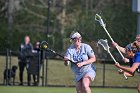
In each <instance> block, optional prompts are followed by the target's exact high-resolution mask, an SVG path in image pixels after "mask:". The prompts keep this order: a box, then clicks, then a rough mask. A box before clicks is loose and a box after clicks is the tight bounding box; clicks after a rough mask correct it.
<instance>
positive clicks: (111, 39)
mask: <svg viewBox="0 0 140 93" xmlns="http://www.w3.org/2000/svg"><path fill="white" fill-rule="evenodd" d="M103 28H104V30H105V32H106V33H107V35H108V36H109V38H110V40H111V41H112V42H114V40H113V39H112V37H111V35H110V34H109V33H108V31H107V29H106V28H105V26H103ZM116 49H117V50H118V52H119V53H120V55H121V57H122V59H124V56H123V54H122V53H121V51H120V50H119V48H118V46H116Z"/></svg>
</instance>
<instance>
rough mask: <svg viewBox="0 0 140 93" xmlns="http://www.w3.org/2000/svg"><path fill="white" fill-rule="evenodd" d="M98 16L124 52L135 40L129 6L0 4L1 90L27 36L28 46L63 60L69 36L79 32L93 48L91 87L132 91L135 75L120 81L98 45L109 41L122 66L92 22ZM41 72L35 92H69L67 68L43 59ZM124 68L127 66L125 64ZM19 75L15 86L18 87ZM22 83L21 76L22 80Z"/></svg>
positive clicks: (100, 0) (127, 2)
mask: <svg viewBox="0 0 140 93" xmlns="http://www.w3.org/2000/svg"><path fill="white" fill-rule="evenodd" d="M96 13H98V14H100V15H101V17H102V18H103V20H104V22H105V23H106V28H107V30H108V31H109V33H110V35H111V36H112V38H113V39H114V41H115V42H117V43H118V44H119V45H121V46H123V47H125V46H126V45H127V44H128V43H131V42H133V41H134V40H135V36H136V34H137V14H138V13H136V12H133V11H132V0H0V54H1V55H0V84H1V85H3V72H4V69H5V68H6V67H7V65H8V68H11V66H12V65H17V66H18V58H17V56H18V54H19V46H20V44H21V43H22V42H24V37H25V35H29V36H30V38H31V43H32V44H35V42H37V41H43V40H45V41H47V42H48V45H49V48H51V49H54V50H55V51H57V52H59V53H61V54H62V55H64V53H65V51H66V49H67V47H68V46H69V44H70V38H69V36H70V33H71V32H72V31H78V32H79V33H80V34H81V35H82V41H83V42H85V43H88V44H90V45H91V46H92V48H93V50H94V52H95V55H96V57H97V62H96V63H95V65H96V68H97V77H96V79H95V81H94V82H93V84H92V86H100V87H135V86H136V82H137V81H138V75H137V73H136V75H135V76H134V77H135V78H129V79H128V80H125V78H124V77H123V76H122V75H119V74H118V73H117V70H118V69H117V68H116V67H115V66H114V65H113V63H114V62H113V61H112V59H111V58H110V56H109V55H108V54H107V52H106V51H104V50H103V49H102V47H100V46H99V45H97V42H98V40H99V39H108V42H109V45H110V47H111V52H112V53H113V55H114V57H115V58H116V59H117V61H119V62H120V63H121V64H124V63H123V62H121V57H120V55H119V54H118V52H117V51H116V49H114V48H112V45H111V41H110V39H109V38H108V36H107V34H106V33H105V31H104V29H103V28H102V27H101V26H100V25H99V24H98V23H97V22H96V21H95V14H96ZM43 65H44V67H42V68H41V71H40V73H41V74H40V84H39V85H40V86H74V78H73V75H72V72H71V70H70V68H69V67H65V66H64V65H63V61H62V59H61V58H59V57H58V56H56V55H53V54H52V53H47V58H46V59H44V61H43ZM124 65H127V64H124ZM18 73H19V72H18V70H17V72H16V80H15V82H16V84H18V83H19V76H18ZM24 81H25V83H26V72H25V74H24Z"/></svg>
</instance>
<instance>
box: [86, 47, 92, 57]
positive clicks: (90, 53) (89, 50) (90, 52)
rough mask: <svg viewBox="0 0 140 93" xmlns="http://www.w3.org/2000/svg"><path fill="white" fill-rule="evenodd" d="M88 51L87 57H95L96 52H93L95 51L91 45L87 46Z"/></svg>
mask: <svg viewBox="0 0 140 93" xmlns="http://www.w3.org/2000/svg"><path fill="white" fill-rule="evenodd" d="M86 51H87V55H88V56H89V57H91V56H93V55H94V51H93V49H92V48H91V47H90V46H89V45H87V46H86Z"/></svg>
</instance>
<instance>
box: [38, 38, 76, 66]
mask: <svg viewBox="0 0 140 93" xmlns="http://www.w3.org/2000/svg"><path fill="white" fill-rule="evenodd" d="M40 49H41V50H47V51H50V52H52V53H54V54H56V55H58V56H60V57H61V58H63V59H64V56H63V55H61V54H60V53H57V52H56V51H54V50H52V49H50V48H49V47H48V43H47V42H46V41H42V42H41V43H40ZM67 61H68V62H71V63H73V64H75V65H77V63H78V62H73V61H72V60H67Z"/></svg>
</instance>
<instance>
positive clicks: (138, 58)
mask: <svg viewBox="0 0 140 93" xmlns="http://www.w3.org/2000/svg"><path fill="white" fill-rule="evenodd" d="M134 63H140V52H138V53H136V55H135V60H134Z"/></svg>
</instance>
